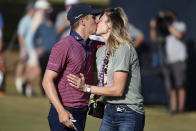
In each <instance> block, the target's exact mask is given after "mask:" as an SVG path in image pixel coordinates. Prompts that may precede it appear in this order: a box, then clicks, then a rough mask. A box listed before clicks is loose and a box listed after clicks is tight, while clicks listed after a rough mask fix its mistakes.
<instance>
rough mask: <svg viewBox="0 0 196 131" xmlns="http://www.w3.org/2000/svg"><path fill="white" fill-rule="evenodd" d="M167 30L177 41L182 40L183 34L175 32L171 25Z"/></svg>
mask: <svg viewBox="0 0 196 131" xmlns="http://www.w3.org/2000/svg"><path fill="white" fill-rule="evenodd" d="M168 30H169V32H170V33H171V34H173V35H174V36H176V37H177V38H178V39H182V38H183V36H184V33H183V32H181V31H178V30H176V29H175V28H174V27H172V26H171V25H169V26H168Z"/></svg>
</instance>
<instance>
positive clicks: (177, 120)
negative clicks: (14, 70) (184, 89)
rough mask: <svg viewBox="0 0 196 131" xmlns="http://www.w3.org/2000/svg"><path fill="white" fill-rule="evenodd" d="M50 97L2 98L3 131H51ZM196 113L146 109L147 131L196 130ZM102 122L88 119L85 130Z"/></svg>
mask: <svg viewBox="0 0 196 131" xmlns="http://www.w3.org/2000/svg"><path fill="white" fill-rule="evenodd" d="M48 110H49V103H48V99H47V98H43V97H34V98H26V97H23V96H20V95H17V94H15V95H13V94H12V95H9V92H8V95H7V96H5V97H4V98H1V99H0V131H13V130H14V131H49V126H48V123H47V114H48ZM195 122H196V112H188V113H185V114H177V115H170V114H168V113H167V111H166V109H165V108H164V107H163V106H147V107H146V124H145V131H195V129H196V125H195ZM100 123H101V120H100V119H96V118H93V117H90V116H88V118H87V124H86V130H85V131H98V129H99V126H100Z"/></svg>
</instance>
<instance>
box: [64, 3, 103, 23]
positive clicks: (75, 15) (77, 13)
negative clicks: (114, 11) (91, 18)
mask: <svg viewBox="0 0 196 131" xmlns="http://www.w3.org/2000/svg"><path fill="white" fill-rule="evenodd" d="M101 12H103V10H102V9H93V8H92V7H91V6H89V5H87V4H83V3H80V4H75V5H73V6H72V7H71V9H70V10H69V12H68V14H67V18H68V20H69V21H70V25H73V24H74V23H75V22H77V21H78V20H79V19H80V18H82V17H84V16H86V15H89V14H92V15H98V14H100V13H101Z"/></svg>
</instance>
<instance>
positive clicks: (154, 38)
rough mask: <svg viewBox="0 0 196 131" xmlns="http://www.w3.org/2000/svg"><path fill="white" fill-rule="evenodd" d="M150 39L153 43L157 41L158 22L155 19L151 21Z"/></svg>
mask: <svg viewBox="0 0 196 131" xmlns="http://www.w3.org/2000/svg"><path fill="white" fill-rule="evenodd" d="M150 39H151V41H152V42H156V41H157V33H156V20H155V19H152V20H151V21H150Z"/></svg>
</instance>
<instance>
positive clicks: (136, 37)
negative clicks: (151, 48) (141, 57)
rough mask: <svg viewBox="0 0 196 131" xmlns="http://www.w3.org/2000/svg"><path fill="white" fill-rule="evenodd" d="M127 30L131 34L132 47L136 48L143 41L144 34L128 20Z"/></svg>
mask: <svg viewBox="0 0 196 131" xmlns="http://www.w3.org/2000/svg"><path fill="white" fill-rule="evenodd" d="M128 31H129V33H130V34H131V38H132V41H133V44H134V47H135V48H138V47H139V46H140V45H141V44H142V43H143V42H144V34H143V33H142V31H141V30H139V29H138V28H136V27H135V26H134V25H133V24H131V23H130V22H129V24H128Z"/></svg>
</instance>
